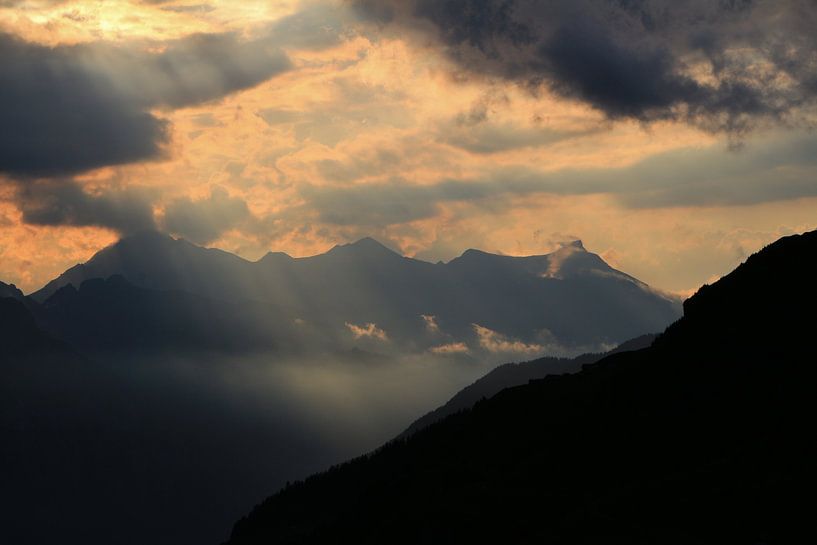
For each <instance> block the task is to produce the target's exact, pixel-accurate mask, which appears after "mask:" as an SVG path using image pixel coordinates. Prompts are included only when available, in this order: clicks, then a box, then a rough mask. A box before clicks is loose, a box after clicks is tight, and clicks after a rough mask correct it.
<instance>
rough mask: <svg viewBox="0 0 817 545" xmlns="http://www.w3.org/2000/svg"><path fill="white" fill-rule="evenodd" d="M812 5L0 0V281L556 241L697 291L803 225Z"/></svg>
mask: <svg viewBox="0 0 817 545" xmlns="http://www.w3.org/2000/svg"><path fill="white" fill-rule="evenodd" d="M814 28H817V5H815V4H814V2H813V1H811V0H778V1H759V0H758V1H753V0H718V1H714V0H688V1H681V2H678V1H664V0H575V1H571V2H544V1H537V0H381V1H373V0H306V1H297V0H277V1H276V0H266V1H258V0H242V1H240V2H239V1H226V0H187V1H167V2H166V1H161V0H121V1H116V0H93V1H92V0H62V1H60V0H0V67H2V69H1V70H0V280H3V281H5V282H8V283H15V284H17V285H18V286H19V287H21V288H22V289H23V290H24V291H26V292H29V291H32V290H35V289H37V288H39V287H41V286H42V285H43V284H45V283H46V282H47V281H48V280H50V279H52V278H54V277H55V276H57V275H58V274H59V273H61V272H62V271H63V270H65V269H67V268H68V267H70V266H72V265H73V264H75V263H78V262H82V261H85V260H87V259H89V258H90V257H91V256H92V255H93V254H94V253H95V252H97V251H98V250H100V249H102V248H103V247H105V246H107V245H109V244H111V243H113V242H115V241H116V240H117V239H118V238H120V237H122V236H126V235H128V234H131V233H135V232H139V231H143V230H146V229H158V230H160V231H163V232H167V233H169V234H172V235H173V236H176V237H182V238H185V239H187V240H190V241H191V242H194V243H196V244H201V245H206V246H212V247H218V248H222V249H224V250H228V251H231V252H234V253H237V254H239V255H241V256H242V257H245V258H247V259H252V260H254V259H258V258H260V257H261V256H263V255H264V254H265V253H266V252H268V251H284V252H287V253H289V254H290V255H293V256H305V255H313V254H316V253H320V252H323V251H326V250H328V249H329V248H331V247H332V246H334V245H335V244H341V243H346V242H350V241H354V240H357V239H359V238H362V237H364V236H372V237H374V238H377V239H378V240H380V241H381V242H384V243H386V244H387V245H389V246H390V247H392V248H394V249H396V250H398V251H400V252H402V253H403V254H405V255H409V256H414V257H417V258H420V259H424V260H428V261H437V260H449V259H451V258H453V257H456V256H458V255H460V254H461V253H462V252H463V251H464V250H466V249H468V248H480V249H483V250H486V251H490V252H495V253H504V254H510V255H530V254H541V253H547V252H549V251H551V250H553V249H555V248H557V247H559V245H560V244H563V243H564V242H566V241H570V240H573V239H581V240H583V242H584V245H585V247H586V248H588V249H589V250H590V251H593V252H596V253H599V254H600V255H601V256H602V257H603V258H604V259H605V260H607V261H608V262H609V263H610V264H611V265H613V266H614V267H617V268H619V269H621V270H623V271H626V272H627V273H629V274H632V275H634V276H636V277H638V278H639V279H641V280H643V281H645V282H647V283H649V284H651V285H652V286H654V287H656V288H659V289H663V290H666V291H670V292H675V293H679V294H688V293H690V292H691V291H694V290H695V289H696V288H697V287H698V286H700V285H701V284H702V283H705V282H711V281H713V280H715V279H717V278H718V277H719V276H720V275H722V274H725V273H727V272H729V271H730V270H731V269H732V268H734V266H736V265H737V264H738V263H740V262H741V261H742V260H744V259H745V258H746V257H747V256H748V255H749V254H751V253H752V252H754V251H756V250H758V249H760V248H761V247H762V246H763V245H765V244H767V243H769V242H772V241H773V240H775V239H777V238H779V237H780V236H783V235H786V234H791V233H795V232H802V231H806V230H810V229H814V228H817V135H816V134H815V133H814V126H815V120H817V116H816V115H815V113H816V109H817V33H814Z"/></svg>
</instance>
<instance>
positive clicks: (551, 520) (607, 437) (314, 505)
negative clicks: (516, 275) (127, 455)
mask: <svg viewBox="0 0 817 545" xmlns="http://www.w3.org/2000/svg"><path fill="white" fill-rule="evenodd" d="M814 278H817V232H810V233H807V234H804V235H801V236H791V237H786V238H783V239H781V240H779V241H778V242H776V243H774V244H772V245H771V246H769V247H767V248H765V249H764V250H762V251H761V252H759V253H758V254H756V255H753V256H752V257H750V258H749V259H748V260H747V261H746V263H745V264H743V265H741V266H740V267H738V268H737V269H736V270H735V271H734V272H732V273H731V274H729V275H727V276H726V277H724V278H722V279H721V280H719V281H718V282H716V283H715V284H714V285H712V286H704V287H703V288H702V289H701V290H700V291H699V292H698V293H697V294H695V295H694V296H693V297H692V298H690V299H689V300H687V301H686V302H685V304H684V311H685V312H684V317H683V318H682V319H681V320H679V321H678V322H676V323H675V324H673V325H672V326H670V327H669V328H668V329H667V330H666V331H665V332H664V333H663V334H662V335H660V336H659V338H658V339H657V340H656V341H655V342H654V343H653V344H652V345H651V346H650V347H648V348H645V349H642V350H639V351H635V352H624V353H619V354H614V355H610V356H607V357H605V358H603V359H602V360H601V361H599V362H598V363H596V364H593V365H588V366H586V367H585V368H584V370H583V371H582V372H580V373H577V374H571V375H563V376H549V377H547V378H545V379H543V380H539V381H533V382H531V383H530V384H528V385H524V386H519V387H516V388H510V389H507V390H504V391H503V392H501V393H499V394H498V395H496V396H494V397H493V398H492V399H490V400H487V401H484V402H482V403H479V404H477V405H476V406H475V407H474V408H473V410H470V411H465V412H463V413H459V414H455V415H453V416H449V417H448V418H446V419H445V420H443V421H441V422H439V423H437V424H434V425H431V426H430V427H427V428H425V429H424V430H421V431H418V432H417V433H415V434H414V435H412V436H411V437H409V438H408V439H407V440H405V441H403V440H399V441H395V442H393V443H391V444H389V445H387V446H385V447H383V448H382V449H380V450H378V451H377V452H375V453H373V454H372V455H370V456H366V457H362V458H359V459H356V460H353V461H351V462H349V463H346V464H344V465H342V466H339V467H336V468H333V469H332V470H330V471H328V472H326V473H323V474H319V475H316V476H313V477H311V478H310V479H308V480H306V481H305V482H302V483H296V484H295V485H292V486H289V487H286V488H285V489H284V490H282V491H280V492H279V493H277V494H276V495H274V496H272V497H270V498H269V499H268V500H266V501H265V502H264V503H262V504H261V505H259V506H258V507H256V509H254V510H253V512H252V513H250V515H248V516H247V517H246V518H244V519H242V520H241V521H239V522H238V523H237V524H236V526H235V528H234V530H233V535H232V538H231V539H230V541H229V542H228V543H229V545H256V544H261V543H276V544H289V545H294V544H307V543H308V544H326V543H356V544H369V543H371V544H375V543H393V544H420V543H447V544H466V543H468V544H470V543H506V544H515V543H520V544H521V543H566V544H583V545H591V544H592V545H596V544H598V545H601V544H622V545H623V544H634V543H638V544H645V545H646V544H650V545H655V544H672V545H681V544H688V543H700V544H704V545H707V544H712V545H716V544H717V545H722V544H747V545H748V544H756V543H769V544H778V543H779V544H784V543H789V544H791V543H797V544H799V543H803V544H805V543H814V542H815V540H817V530H815V526H814V524H813V516H812V515H813V512H812V511H813V502H812V501H811V500H810V498H811V497H812V493H813V490H814V486H815V484H817V473H815V469H814V459H815V456H817V439H815V436H814V433H813V432H812V430H813V428H814V416H813V415H814V414H817V397H815V396H814V384H815V381H817V368H816V367H815V366H814V347H813V343H812V336H813V332H814V330H815V328H817V314H815V312H814V309H815V308H816V307H817V290H815V289H814V285H813V282H814Z"/></svg>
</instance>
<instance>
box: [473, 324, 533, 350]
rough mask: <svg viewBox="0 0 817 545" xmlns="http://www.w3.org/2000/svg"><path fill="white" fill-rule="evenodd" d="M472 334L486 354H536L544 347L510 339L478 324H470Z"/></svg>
mask: <svg viewBox="0 0 817 545" xmlns="http://www.w3.org/2000/svg"><path fill="white" fill-rule="evenodd" d="M471 326H472V327H473V328H474V332H475V333H476V334H477V337H478V338H479V345H480V346H481V347H482V348H483V349H485V350H487V351H488V352H495V353H508V354H536V353H539V352H542V351H543V350H544V347H543V346H542V345H539V344H527V343H524V342H522V341H519V340H516V339H511V338H509V337H506V336H505V335H503V334H501V333H499V332H497V331H494V330H492V329H488V328H487V327H485V326H481V325H479V324H471Z"/></svg>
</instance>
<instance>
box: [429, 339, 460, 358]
mask: <svg viewBox="0 0 817 545" xmlns="http://www.w3.org/2000/svg"><path fill="white" fill-rule="evenodd" d="M429 351H431V352H432V353H434V354H440V355H451V354H467V353H468V345H467V344H465V343H462V342H456V343H448V344H442V345H440V346H432V347H431V348H429Z"/></svg>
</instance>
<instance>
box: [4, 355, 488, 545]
mask: <svg viewBox="0 0 817 545" xmlns="http://www.w3.org/2000/svg"><path fill="white" fill-rule="evenodd" d="M13 365H16V366H19V369H14V370H12V371H13V372H14V373H15V376H17V377H18V380H17V381H16V382H15V383H14V384H13V385H5V386H3V387H2V388H0V389H2V390H3V391H2V392H0V393H2V394H3V399H4V401H3V402H0V406H1V407H2V408H3V411H2V418H1V419H0V421H2V425H3V431H4V433H3V435H4V437H5V441H4V448H3V456H2V462H3V465H4V467H5V468H6V469H7V470H8V475H9V478H8V479H6V483H4V489H5V492H4V496H6V500H4V502H5V501H8V502H9V505H6V506H4V512H5V513H20V514H21V516H15V517H14V520H10V521H8V523H6V524H5V525H4V526H5V529H3V530H0V532H4V533H5V534H6V539H0V541H3V542H9V543H16V544H21V545H24V544H41V543H46V542H56V541H59V542H61V543H83V544H97V543H99V544H102V543H105V544H106V545H107V544H122V545H136V544H139V545H144V544H151V545H164V544H167V545H170V544H173V545H184V544H188V543H189V544H194V543H195V544H207V543H212V544H215V543H218V542H219V541H220V540H223V539H226V537H227V535H228V533H229V531H230V527H231V525H232V523H233V522H234V521H235V520H236V519H237V518H238V517H240V516H241V515H242V514H244V513H246V512H247V511H248V510H249V509H250V508H251V507H252V506H253V505H254V504H255V503H257V502H259V501H261V500H262V499H263V498H264V497H266V496H268V495H269V494H270V493H271V492H273V491H275V490H276V489H278V488H279V487H281V486H283V485H284V484H285V483H286V482H287V481H292V480H296V479H300V478H304V477H306V476H307V475H309V474H310V473H313V472H315V471H320V470H322V469H326V468H328V467H329V466H330V465H331V464H334V463H338V462H341V461H343V460H345V459H348V458H350V457H353V456H357V455H360V454H363V453H364V452H367V451H369V450H372V449H374V448H376V447H378V446H379V445H381V444H383V443H384V442H386V441H388V440H389V439H391V438H393V437H394V436H396V435H398V434H399V433H400V432H401V431H403V430H404V429H405V428H406V427H407V426H408V425H409V424H410V423H411V422H412V421H413V420H414V419H416V418H417V417H419V416H421V415H422V414H424V413H425V412H427V411H428V410H430V409H431V408H434V407H436V406H438V405H440V404H442V403H443V402H445V401H446V400H447V399H448V398H449V397H450V396H451V395H452V394H453V393H455V392H456V391H457V390H459V389H460V388H462V387H463V386H465V385H467V384H468V383H470V382H472V381H473V380H475V379H476V378H478V377H479V376H481V375H482V374H484V373H485V371H486V370H487V369H488V365H487V364H484V363H480V362H478V361H477V360H476V359H473V358H470V357H466V356H462V355H434V354H428V355H411V356H407V355H403V356H400V355H388V356H386V355H377V354H372V353H369V352H364V351H362V350H357V349H351V350H349V351H346V352H343V353H336V354H334V355H330V354H313V355H309V356H300V357H286V358H284V357H282V356H281V355H280V354H255V355H252V356H246V355H245V356H231V355H223V354H216V353H209V354H206V355H203V356H202V355H199V356H196V357H192V356H161V357H150V358H145V357H144V356H107V357H104V358H103V357H101V356H95V357H94V358H93V360H92V361H89V360H86V359H83V358H79V359H77V361H70V362H66V361H61V360H54V361H43V360H42V359H40V360H38V361H36V362H32V361H18V362H16V363H14V364H13ZM55 513H56V514H57V515H56V516H55V515H54V514H55ZM123 529H125V530H123Z"/></svg>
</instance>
